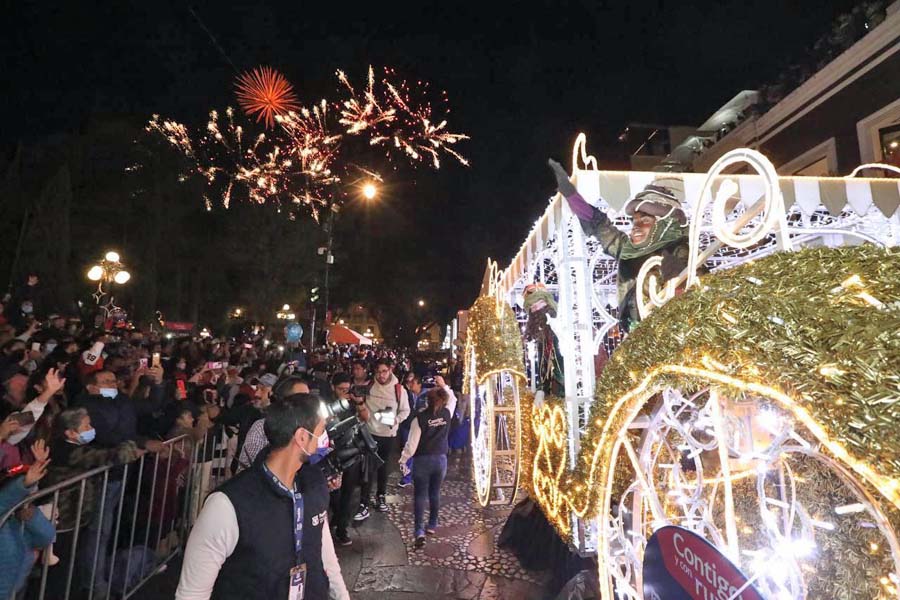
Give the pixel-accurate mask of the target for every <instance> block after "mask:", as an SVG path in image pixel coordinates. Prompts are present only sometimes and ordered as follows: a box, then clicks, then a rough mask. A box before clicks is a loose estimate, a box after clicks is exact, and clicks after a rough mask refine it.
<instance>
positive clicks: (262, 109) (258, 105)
mask: <svg viewBox="0 0 900 600" xmlns="http://www.w3.org/2000/svg"><path fill="white" fill-rule="evenodd" d="M234 86H235V95H236V96H237V99H238V104H239V105H240V106H241V108H243V109H244V112H245V113H246V114H247V116H253V115H254V114H256V122H257V123H258V122H260V121H265V123H266V128H267V129H271V128H272V127H273V126H274V124H275V117H276V116H277V115H283V114H286V113H287V112H289V111H292V110H298V109H299V108H300V103H299V102H298V101H297V96H296V95H295V94H294V87H293V86H292V85H291V84H290V83H289V82H288V80H287V79H285V78H284V75H282V74H281V73H279V72H278V71H276V70H275V69H273V68H271V67H257V68H256V69H253V70H252V71H247V72H245V73H242V74H241V75H239V76H238V78H237V81H236V82H235V84H234Z"/></svg>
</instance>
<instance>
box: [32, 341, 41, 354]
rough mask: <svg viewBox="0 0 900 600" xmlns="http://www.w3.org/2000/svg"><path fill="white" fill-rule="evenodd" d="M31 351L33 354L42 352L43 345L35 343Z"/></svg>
mask: <svg viewBox="0 0 900 600" xmlns="http://www.w3.org/2000/svg"><path fill="white" fill-rule="evenodd" d="M31 351H32V352H40V351H41V343H40V342H34V343H33V344H31Z"/></svg>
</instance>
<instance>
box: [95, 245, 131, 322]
mask: <svg viewBox="0 0 900 600" xmlns="http://www.w3.org/2000/svg"><path fill="white" fill-rule="evenodd" d="M87 278H88V279H89V280H91V281H96V282H97V291H96V292H94V300H96V301H97V305H98V306H99V305H100V300H102V299H103V297H104V296H106V294H107V293H106V292H105V291H104V290H103V284H104V283H106V284H111V283H117V284H119V285H124V284H126V283H128V281H129V280H130V279H131V273H129V272H128V271H127V270H125V265H123V264H122V262H121V258H120V257H119V253H118V252H114V251H112V250H110V251H109V252H107V253H106V255H105V256H104V257H103V260H101V261H100V262H99V263H97V264H95V265H94V266H92V267H91V268H90V269H89V270H88V272H87ZM112 302H113V298H112V297H110V299H109V302H108V303H107V306H111V305H112ZM108 310H109V309H107V312H108Z"/></svg>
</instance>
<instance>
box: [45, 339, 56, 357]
mask: <svg viewBox="0 0 900 600" xmlns="http://www.w3.org/2000/svg"><path fill="white" fill-rule="evenodd" d="M44 348H45V349H46V350H47V354H50V353H51V352H53V351H54V350H56V344H54V343H53V342H47V345H46V346H44Z"/></svg>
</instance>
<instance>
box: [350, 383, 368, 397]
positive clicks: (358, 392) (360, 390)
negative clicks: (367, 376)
mask: <svg viewBox="0 0 900 600" xmlns="http://www.w3.org/2000/svg"><path fill="white" fill-rule="evenodd" d="M350 395H351V396H356V397H357V398H367V397H368V396H369V386H367V385H354V386H353V387H351V388H350Z"/></svg>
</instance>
